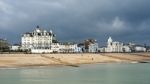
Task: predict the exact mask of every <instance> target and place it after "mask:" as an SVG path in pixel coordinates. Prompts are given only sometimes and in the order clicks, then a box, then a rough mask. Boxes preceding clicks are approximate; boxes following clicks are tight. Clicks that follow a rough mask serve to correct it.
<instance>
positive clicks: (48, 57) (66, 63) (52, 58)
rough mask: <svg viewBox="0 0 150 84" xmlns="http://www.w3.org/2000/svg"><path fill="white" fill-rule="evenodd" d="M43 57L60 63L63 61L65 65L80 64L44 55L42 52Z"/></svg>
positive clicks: (74, 65)
mask: <svg viewBox="0 0 150 84" xmlns="http://www.w3.org/2000/svg"><path fill="white" fill-rule="evenodd" d="M41 57H44V58H47V59H50V60H53V61H55V62H58V63H61V64H63V65H65V66H72V67H79V66H78V65H76V64H72V63H69V62H66V61H62V60H60V59H57V58H55V57H50V56H45V55H43V54H41Z"/></svg>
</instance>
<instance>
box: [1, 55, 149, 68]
mask: <svg viewBox="0 0 150 84" xmlns="http://www.w3.org/2000/svg"><path fill="white" fill-rule="evenodd" d="M148 61H150V53H132V54H131V53H100V54H0V67H29V66H52V65H65V66H73V67H77V66H78V65H80V64H92V63H135V62H137V63H139V62H141V63H144V62H145V63H146V62H148Z"/></svg>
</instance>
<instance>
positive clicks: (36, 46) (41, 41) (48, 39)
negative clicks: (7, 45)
mask: <svg viewBox="0 0 150 84" xmlns="http://www.w3.org/2000/svg"><path fill="white" fill-rule="evenodd" d="M55 40H56V39H55V35H54V34H53V32H52V31H51V30H50V31H49V32H48V31H46V30H42V29H41V28H40V27H39V26H37V28H36V29H35V30H34V31H33V32H27V33H25V34H23V35H22V37H21V48H22V49H23V50H31V52H32V51H34V52H51V45H52V43H53V41H55Z"/></svg>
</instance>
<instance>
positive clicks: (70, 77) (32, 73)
mask: <svg viewBox="0 0 150 84" xmlns="http://www.w3.org/2000/svg"><path fill="white" fill-rule="evenodd" d="M0 84H150V64H149V63H137V64H122V63H121V64H120V63H118V64H117V63H106V64H105V63H104V64H83V65H80V66H79V67H71V66H47V67H42V66H41V67H22V68H0Z"/></svg>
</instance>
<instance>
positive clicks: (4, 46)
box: [0, 39, 9, 52]
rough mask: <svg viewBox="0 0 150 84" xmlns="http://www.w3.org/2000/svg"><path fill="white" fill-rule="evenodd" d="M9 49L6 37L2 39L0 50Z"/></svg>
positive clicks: (0, 40)
mask: <svg viewBox="0 0 150 84" xmlns="http://www.w3.org/2000/svg"><path fill="white" fill-rule="evenodd" d="M4 51H9V43H8V42H7V40H6V39H0V52H4Z"/></svg>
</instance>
